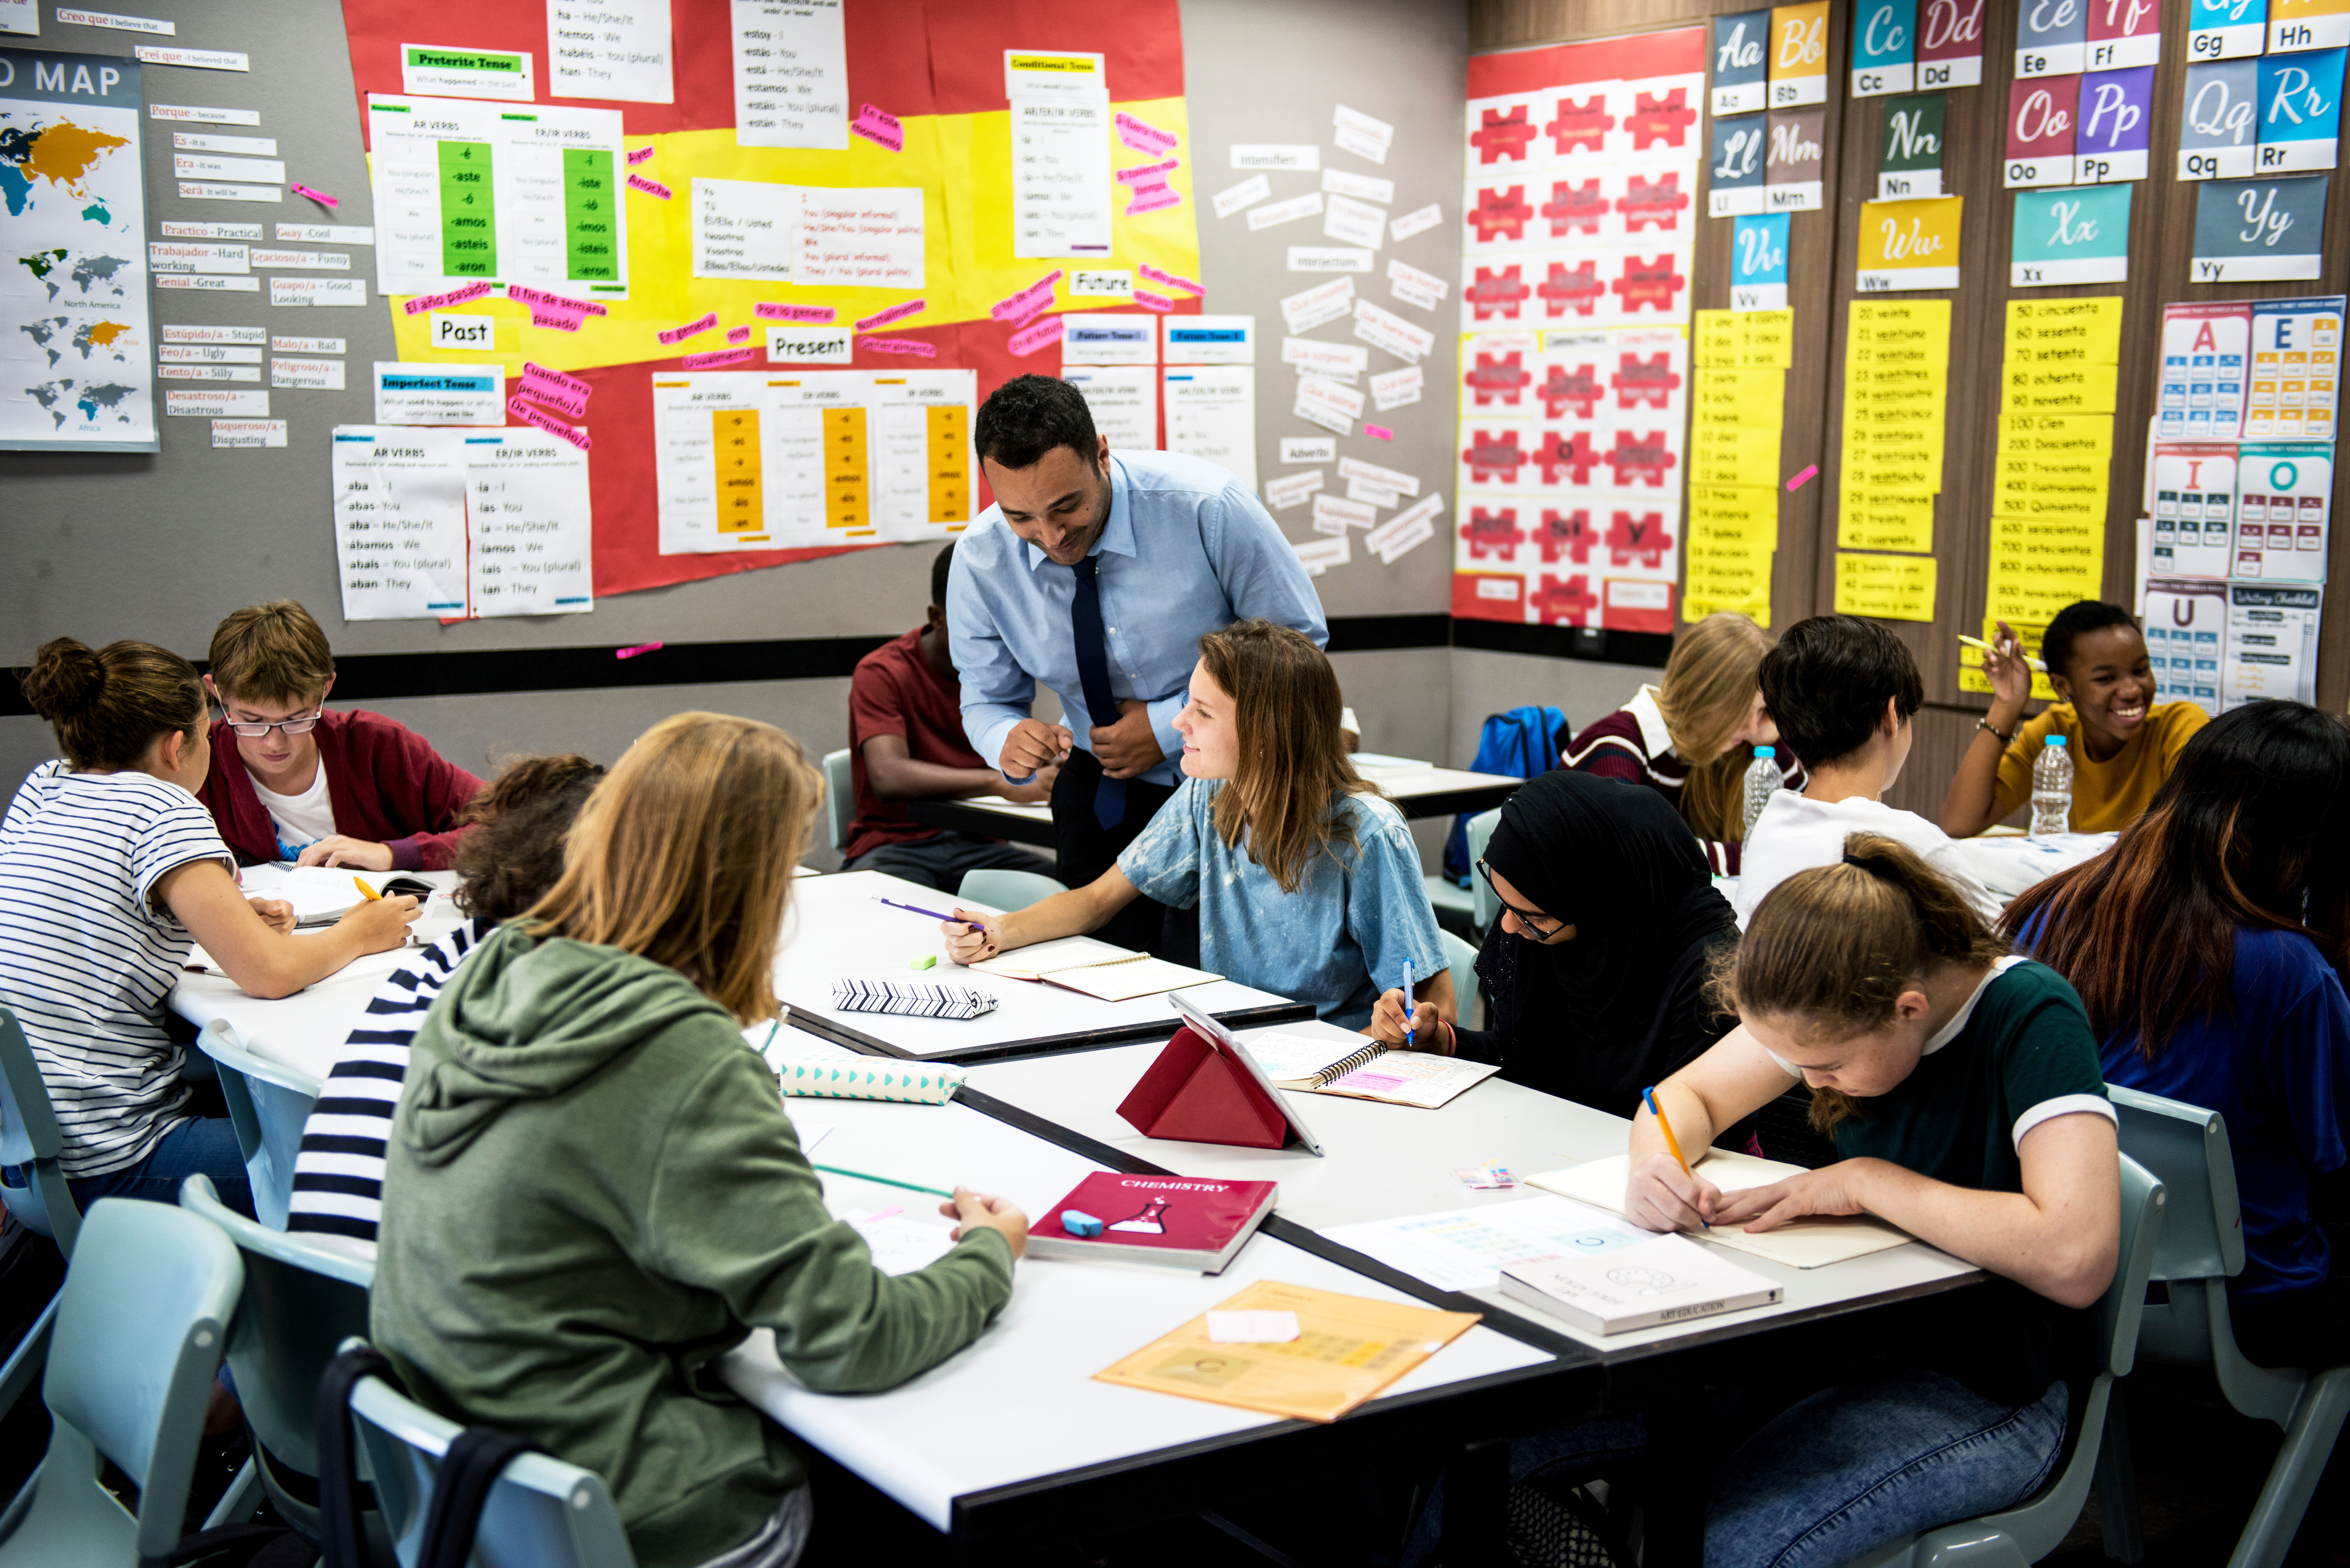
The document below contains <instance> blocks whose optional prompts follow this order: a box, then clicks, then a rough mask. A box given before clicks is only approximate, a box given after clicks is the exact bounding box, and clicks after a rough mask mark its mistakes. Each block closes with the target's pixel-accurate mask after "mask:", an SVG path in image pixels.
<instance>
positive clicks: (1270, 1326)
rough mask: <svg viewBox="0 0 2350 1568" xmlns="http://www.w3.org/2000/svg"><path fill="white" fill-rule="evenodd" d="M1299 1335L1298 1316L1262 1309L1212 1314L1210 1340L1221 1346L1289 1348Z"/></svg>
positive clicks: (1209, 1321)
mask: <svg viewBox="0 0 2350 1568" xmlns="http://www.w3.org/2000/svg"><path fill="white" fill-rule="evenodd" d="M1297 1335H1298V1327H1297V1314H1295V1313H1294V1312H1268V1311H1265V1310H1263V1309H1261V1308H1259V1309H1252V1310H1246V1311H1237V1312H1211V1313H1209V1314H1208V1337H1209V1338H1210V1339H1212V1340H1214V1341H1215V1342H1216V1343H1217V1344H1218V1345H1286V1344H1288V1343H1289V1342H1290V1341H1291V1340H1293V1339H1295V1338H1296V1337H1297Z"/></svg>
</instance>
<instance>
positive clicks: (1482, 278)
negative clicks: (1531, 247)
mask: <svg viewBox="0 0 2350 1568" xmlns="http://www.w3.org/2000/svg"><path fill="white" fill-rule="evenodd" d="M1518 272H1519V269H1518V268H1517V267H1515V266H1505V267H1503V268H1501V269H1500V270H1499V271H1496V270H1494V269H1493V268H1492V267H1486V266H1481V267H1479V268H1478V269H1477V281H1476V282H1474V283H1472V284H1471V285H1470V286H1468V287H1467V288H1465V289H1462V290H1461V297H1462V298H1463V299H1466V300H1467V301H1468V302H1469V306H1470V308H1471V309H1472V310H1473V311H1475V312H1476V315H1477V319H1478V320H1480V321H1484V320H1487V319H1490V318H1491V317H1492V316H1494V315H1495V314H1496V313H1498V314H1500V315H1501V316H1502V317H1503V319H1505V320H1509V321H1515V320H1516V319H1517V318H1518V307H1519V306H1522V305H1523V304H1525V302H1526V301H1527V300H1529V299H1531V298H1533V297H1534V286H1533V285H1531V284H1529V283H1526V282H1523V280H1521V279H1520V278H1519V276H1518Z"/></svg>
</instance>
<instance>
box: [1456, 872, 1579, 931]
mask: <svg viewBox="0 0 2350 1568" xmlns="http://www.w3.org/2000/svg"><path fill="white" fill-rule="evenodd" d="M1477 875H1478V876H1480V877H1483V878H1485V887H1486V888H1487V890H1489V891H1490V892H1491V893H1492V895H1493V901H1494V902H1495V903H1497V904H1499V905H1501V906H1502V908H1503V909H1507V910H1508V911H1509V912H1510V913H1511V914H1513V915H1515V916H1517V918H1518V923H1519V924H1520V925H1522V926H1523V927H1525V929H1528V930H1530V931H1532V932H1534V935H1536V936H1538V937H1543V938H1549V937H1555V936H1556V935H1558V933H1559V932H1560V931H1561V930H1563V929H1565V927H1566V922H1565V920H1562V919H1555V917H1553V916H1550V915H1544V914H1538V913H1536V912H1535V911H1534V910H1533V909H1519V908H1518V907H1517V906H1516V905H1515V904H1513V903H1511V902H1510V901H1509V900H1508V899H1507V898H1503V897H1502V890H1501V889H1500V888H1496V887H1494V886H1493V868H1492V867H1491V866H1488V865H1486V864H1485V863H1484V862H1483V861H1482V860H1480V861H1478V862H1477Z"/></svg>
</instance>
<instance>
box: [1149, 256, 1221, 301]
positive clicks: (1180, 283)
mask: <svg viewBox="0 0 2350 1568" xmlns="http://www.w3.org/2000/svg"><path fill="white" fill-rule="evenodd" d="M1134 270H1135V274H1136V275H1138V276H1139V277H1141V278H1142V279H1143V280H1144V281H1146V282H1149V283H1163V284H1165V285H1166V286H1168V287H1170V288H1180V289H1181V290H1182V291H1183V292H1184V293H1186V294H1205V293H1207V292H1208V286H1207V285H1206V284H1204V283H1193V282H1192V281H1191V279H1190V278H1188V277H1178V276H1177V275H1175V274H1173V273H1171V272H1162V271H1161V270H1159V268H1158V267H1155V266H1152V265H1150V264H1149V262H1144V263H1143V264H1142V265H1140V266H1139V267H1137V268H1135V269H1134Z"/></svg>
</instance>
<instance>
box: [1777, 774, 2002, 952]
mask: <svg viewBox="0 0 2350 1568" xmlns="http://www.w3.org/2000/svg"><path fill="white" fill-rule="evenodd" d="M1852 833H1881V834H1883V835H1884V836H1886V837H1887V838H1894V839H1898V840H1900V842H1902V843H1903V844H1906V845H1908V846H1909V847H1910V848H1912V849H1914V850H1916V851H1917V852H1918V854H1919V855H1921V856H1923V857H1925V859H1926V863H1927V864H1928V865H1929V866H1931V867H1933V868H1934V869H1935V870H1936V871H1939V872H1940V873H1941V875H1942V877H1943V878H1944V879H1945V880H1947V881H1948V882H1949V883H1950V885H1951V886H1952V887H1954V888H1957V889H1958V890H1959V893H1960V896H1961V897H1962V898H1965V899H1966V900H1967V902H1968V903H1970V904H1972V905H1973V906H1974V907H1975V912H1976V913H1978V914H1980V915H1981V916H1982V918H1983V919H1984V920H1986V921H1988V922H1996V921H1997V920H1998V919H1999V916H2000V911H2001V909H2003V908H2004V907H2005V906H2004V905H2003V904H2002V901H2001V899H2000V898H1999V896H1998V895H1997V894H1995V893H1993V892H1992V891H1991V889H1990V888H1986V887H1984V886H1983V885H1982V879H1981V877H1977V876H1976V875H1975V874H1974V872H1973V871H1971V870H1970V869H1969V868H1968V867H1967V863H1966V857H1964V856H1963V855H1961V854H1960V852H1959V846H1958V845H1957V844H1956V843H1954V842H1953V841H1952V840H1951V838H1950V835H1949V834H1947V833H1944V832H1943V831H1942V830H1941V829H1940V828H1939V827H1937V826H1934V825H1933V824H1932V823H1930V822H1929V821H1927V820H1926V819H1925V818H1924V817H1922V816H1919V815H1918V814H1917V813H1916V812H1914V811H1902V810H1899V809H1898V808H1897V807H1894V806H1889V805H1886V804H1885V803H1884V802H1883V801H1881V800H1869V799H1866V798H1865V797H1863V796H1860V795H1852V796H1850V797H1848V798H1846V799H1844V800H1839V801H1834V802H1829V801H1817V800H1811V799H1807V798H1806V797H1804V796H1803V795H1800V794H1795V793H1794V791H1793V790H1781V791H1779V792H1778V793H1777V794H1773V796H1772V797H1771V804H1770V805H1766V806H1764V807H1763V815H1760V816H1758V817H1756V818H1755V819H1754V831H1753V832H1752V833H1749V834H1748V835H1747V836H1746V846H1745V848H1744V849H1743V850H1742V851H1741V854H1740V858H1739V872H1740V876H1739V879H1738V898H1737V904H1736V908H1737V911H1738V929H1740V930H1744V929H1746V923H1747V922H1748V921H1749V920H1751V919H1753V918H1754V911H1755V910H1756V909H1759V908H1760V907H1761V906H1762V903H1763V897H1764V896H1765V895H1766V894H1768V893H1769V892H1770V891H1771V889H1772V888H1776V887H1777V886H1778V885H1779V884H1780V883H1782V882H1783V881H1785V880H1786V879H1787V878H1788V877H1793V876H1794V874H1795V873H1796V872H1798V871H1808V870H1810V869H1811V868H1812V867H1814V866H1833V865H1835V864H1836V862H1838V861H1840V860H1842V859H1843V858H1844V841H1845V836H1846V834H1852Z"/></svg>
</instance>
